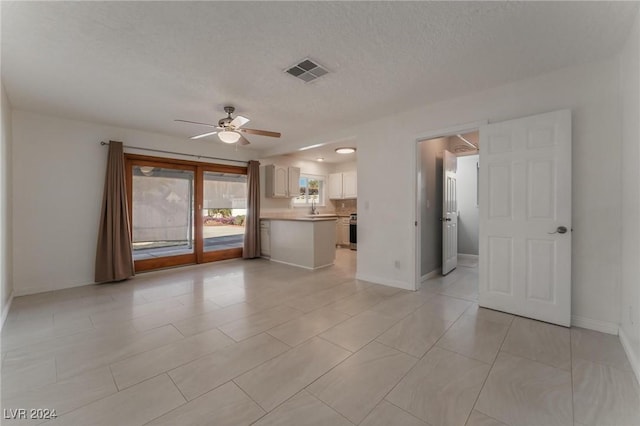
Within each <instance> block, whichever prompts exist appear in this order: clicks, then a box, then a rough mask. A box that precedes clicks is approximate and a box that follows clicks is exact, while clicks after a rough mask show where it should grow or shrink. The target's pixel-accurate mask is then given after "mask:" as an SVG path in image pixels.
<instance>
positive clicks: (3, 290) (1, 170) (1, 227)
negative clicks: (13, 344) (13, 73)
mask: <svg viewBox="0 0 640 426" xmlns="http://www.w3.org/2000/svg"><path fill="white" fill-rule="evenodd" d="M0 96H1V98H2V105H1V108H0V109H1V110H2V122H1V124H0V133H2V139H1V142H0V143H1V145H0V318H2V320H1V322H0V326H1V325H2V324H4V320H5V318H6V316H7V313H8V308H9V305H10V303H11V297H12V293H13V274H12V269H13V268H12V256H11V254H12V253H11V247H12V242H13V239H12V228H13V226H12V212H11V186H12V180H11V149H12V145H13V144H12V132H11V105H10V104H9V99H8V98H7V95H6V93H5V91H4V84H2V83H0Z"/></svg>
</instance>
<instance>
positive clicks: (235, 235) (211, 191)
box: [202, 171, 247, 260]
mask: <svg viewBox="0 0 640 426" xmlns="http://www.w3.org/2000/svg"><path fill="white" fill-rule="evenodd" d="M203 182H204V194H203V203H202V223H203V225H204V226H203V228H202V234H203V240H204V254H203V258H204V259H206V260H220V259H228V258H233V257H239V256H241V255H242V246H243V245H244V222H245V218H246V217H247V176H246V175H241V174H232V173H222V172H211V171H204V173H203Z"/></svg>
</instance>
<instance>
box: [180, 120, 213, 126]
mask: <svg viewBox="0 0 640 426" xmlns="http://www.w3.org/2000/svg"><path fill="white" fill-rule="evenodd" d="M173 121H179V122H181V123H190V124H200V125H201V126H209V127H218V126H217V125H216V124H209V123H200V122H198V121H189V120H173Z"/></svg>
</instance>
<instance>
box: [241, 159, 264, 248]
mask: <svg viewBox="0 0 640 426" xmlns="http://www.w3.org/2000/svg"><path fill="white" fill-rule="evenodd" d="M247 189H248V191H247V192H248V193H247V218H246V220H245V227H244V249H243V250H242V257H243V258H245V259H253V258H255V257H260V162H258V161H249V165H248V166H247Z"/></svg>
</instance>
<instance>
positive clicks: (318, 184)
mask: <svg viewBox="0 0 640 426" xmlns="http://www.w3.org/2000/svg"><path fill="white" fill-rule="evenodd" d="M325 180H326V178H325V176H318V175H306V174H301V175H300V181H299V182H300V184H299V185H298V186H299V188H300V195H298V196H297V197H295V198H294V199H293V205H294V206H298V207H302V206H310V205H311V202H312V201H315V203H316V205H317V206H324V191H325Z"/></svg>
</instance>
